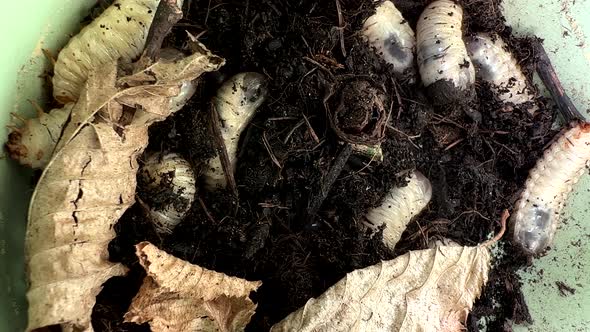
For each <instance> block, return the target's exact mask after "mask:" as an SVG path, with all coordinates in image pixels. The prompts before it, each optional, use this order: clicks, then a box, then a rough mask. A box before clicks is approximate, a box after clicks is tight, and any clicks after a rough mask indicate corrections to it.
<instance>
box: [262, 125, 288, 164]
mask: <svg viewBox="0 0 590 332" xmlns="http://www.w3.org/2000/svg"><path fill="white" fill-rule="evenodd" d="M262 143H264V147H265V148H266V151H267V152H268V154H269V155H270V159H271V160H272V162H273V163H275V165H277V167H278V168H279V169H282V168H283V166H282V165H281V163H280V162H279V160H278V159H277V157H276V156H275V154H274V153H273V151H272V148H271V146H270V143H269V142H268V139H267V138H266V131H265V132H262Z"/></svg>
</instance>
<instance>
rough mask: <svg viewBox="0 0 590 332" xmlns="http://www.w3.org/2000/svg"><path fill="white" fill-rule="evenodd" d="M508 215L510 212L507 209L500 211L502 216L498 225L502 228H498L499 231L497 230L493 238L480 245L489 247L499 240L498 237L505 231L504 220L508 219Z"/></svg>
mask: <svg viewBox="0 0 590 332" xmlns="http://www.w3.org/2000/svg"><path fill="white" fill-rule="evenodd" d="M508 217H510V212H508V210H504V212H503V213H502V218H501V219H500V225H501V226H502V228H500V232H498V234H496V236H494V237H493V238H491V239H489V240H487V241H486V242H484V243H482V246H484V247H489V246H491V245H492V244H494V243H496V242H498V241H500V239H501V238H502V236H503V235H504V233H505V232H506V221H507V220H508Z"/></svg>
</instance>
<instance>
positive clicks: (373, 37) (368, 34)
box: [363, 1, 416, 76]
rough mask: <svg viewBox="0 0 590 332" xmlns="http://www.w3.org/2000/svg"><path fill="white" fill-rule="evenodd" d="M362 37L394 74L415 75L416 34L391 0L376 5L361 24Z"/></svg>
mask: <svg viewBox="0 0 590 332" xmlns="http://www.w3.org/2000/svg"><path fill="white" fill-rule="evenodd" d="M363 36H364V37H365V38H366V39H367V41H368V42H369V44H370V45H371V46H372V47H374V48H375V50H376V52H377V54H379V55H380V56H381V58H383V60H384V61H385V62H387V63H389V64H392V65H393V70H394V72H395V73H397V74H410V75H412V76H413V75H415V69H414V53H415V51H416V36H415V35H414V31H413V30H412V28H411V27H410V25H409V24H408V21H406V20H405V19H404V18H403V16H402V13H400V11H399V10H398V9H397V8H396V7H395V5H394V4H393V3H392V2H391V1H384V2H383V3H381V4H380V5H378V6H377V8H376V11H375V14H373V15H372V16H370V17H369V18H367V20H366V21H365V23H364V25H363Z"/></svg>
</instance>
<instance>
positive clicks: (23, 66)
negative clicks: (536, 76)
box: [0, 0, 590, 332]
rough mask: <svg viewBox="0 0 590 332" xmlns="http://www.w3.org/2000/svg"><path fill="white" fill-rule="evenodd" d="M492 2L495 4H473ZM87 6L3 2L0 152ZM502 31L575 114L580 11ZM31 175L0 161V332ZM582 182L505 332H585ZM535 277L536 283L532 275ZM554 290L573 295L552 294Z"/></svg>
mask: <svg viewBox="0 0 590 332" xmlns="http://www.w3.org/2000/svg"><path fill="white" fill-rule="evenodd" d="M482 1H498V0H482ZM96 2H97V0H18V1H12V0H4V1H2V4H3V6H2V9H1V10H0V28H1V30H0V31H2V32H1V33H0V45H2V51H1V52H0V68H1V70H2V71H1V73H2V74H1V75H0V87H1V89H0V105H1V108H0V128H1V129H0V135H1V136H0V143H3V142H5V140H6V135H7V133H8V131H7V130H6V129H5V128H4V126H5V125H6V124H9V122H10V117H9V113H10V112H18V113H19V114H21V115H24V116H32V115H33V114H34V112H33V110H32V107H31V106H30V105H29V103H28V102H27V100H28V99H30V100H36V101H39V102H40V103H42V101H43V100H44V99H45V98H46V97H47V96H45V95H44V93H43V89H42V79H40V78H39V76H40V75H41V74H43V73H44V71H45V70H46V69H47V68H48V65H49V63H48V61H47V59H45V57H44V56H43V53H42V52H41V49H43V48H45V49H49V50H51V51H53V52H54V53H55V51H56V50H57V49H59V47H61V46H63V45H64V44H65V43H66V42H67V40H68V38H69V37H70V34H72V33H75V32H77V30H79V28H80V24H79V22H80V20H81V19H82V18H83V17H84V16H86V14H87V13H88V10H89V9H90V7H92V5H94V4H95V3H96ZM504 12H505V15H506V17H507V19H508V23H509V24H510V25H512V26H513V27H514V30H515V32H517V33H519V34H530V33H534V34H536V35H538V36H540V37H542V38H544V39H545V44H546V49H547V50H548V52H549V56H550V57H551V59H552V61H553V63H554V65H555V67H556V69H557V72H558V74H559V75H560V77H561V79H562V81H563V83H564V86H565V88H566V90H567V92H568V93H569V94H570V96H571V97H572V99H574V102H575V104H576V106H578V108H579V109H580V110H587V109H588V107H589V106H588V105H590V1H587V0H577V1H576V0H505V1H504ZM30 176H31V172H30V171H28V170H26V169H24V168H22V167H19V166H18V165H16V164H15V163H13V162H12V161H10V160H7V159H6V158H2V159H0V266H2V268H1V269H0V332H11V331H22V330H23V329H24V328H25V325H26V300H25V297H24V295H25V290H26V283H25V275H24V263H23V240H24V230H25V226H26V211H27V206H28V200H29V196H30V194H31V192H32V187H31V186H30ZM589 193H590V177H588V176H584V178H583V179H582V180H581V182H580V184H579V185H578V186H577V190H576V192H575V193H574V194H573V195H572V196H571V199H570V201H569V204H568V206H567V209H566V212H565V222H564V223H563V226H562V227H561V229H560V231H559V233H558V235H557V239H556V244H555V248H554V249H553V250H552V251H551V252H550V253H549V255H548V256H545V257H543V258H541V259H538V260H536V261H535V265H534V267H532V268H530V269H529V270H527V271H524V272H523V273H522V277H523V280H525V283H524V291H525V293H526V300H527V303H528V304H529V308H530V310H531V314H532V316H533V318H534V319H535V324H534V325H532V326H518V327H516V328H515V331H541V332H542V331H547V332H549V331H590V327H589V326H590V217H589V216H590V213H589V206H590V194H589ZM541 271H542V274H541ZM556 282H562V283H564V284H566V285H568V286H570V287H572V288H574V289H575V293H574V294H568V293H565V294H562V293H561V292H560V291H559V288H558V286H557V284H556Z"/></svg>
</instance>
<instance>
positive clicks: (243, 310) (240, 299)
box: [125, 242, 261, 332]
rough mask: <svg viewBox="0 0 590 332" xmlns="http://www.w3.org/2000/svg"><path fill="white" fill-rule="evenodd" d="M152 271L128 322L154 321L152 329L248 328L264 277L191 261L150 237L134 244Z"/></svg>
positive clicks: (224, 331)
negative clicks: (243, 276) (232, 274)
mask: <svg viewBox="0 0 590 332" xmlns="http://www.w3.org/2000/svg"><path fill="white" fill-rule="evenodd" d="M135 247H136V250H137V253H136V254H137V257H138V258H139V263H140V264H141V266H142V267H143V268H144V269H145V270H146V272H147V276H146V277H145V279H144V280H143V284H142V286H141V288H140V289H139V293H138V294H137V295H136V296H135V298H134V299H133V302H132V303H131V306H130V308H129V311H128V312H127V314H125V319H126V321H129V322H136V323H145V322H149V324H150V327H151V329H152V331H154V332H162V331H204V332H208V331H220V332H230V331H243V330H244V329H245V328H246V325H247V324H248V322H249V321H250V318H251V317H252V315H253V314H254V310H255V309H256V305H255V304H254V303H253V302H252V300H250V298H249V295H250V292H252V291H255V290H256V289H257V288H258V287H260V284H261V283H260V282H259V281H247V280H244V279H240V278H236V277H229V276H227V275H224V274H222V273H217V272H214V271H209V270H207V269H203V268H201V267H199V266H197V265H192V264H189V263H188V262H186V261H183V260H180V259H178V258H176V257H174V256H172V255H168V254H167V253H165V252H163V251H161V250H159V249H158V248H156V246H154V245H153V244H151V243H149V242H142V243H140V244H138V245H136V246H135Z"/></svg>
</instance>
